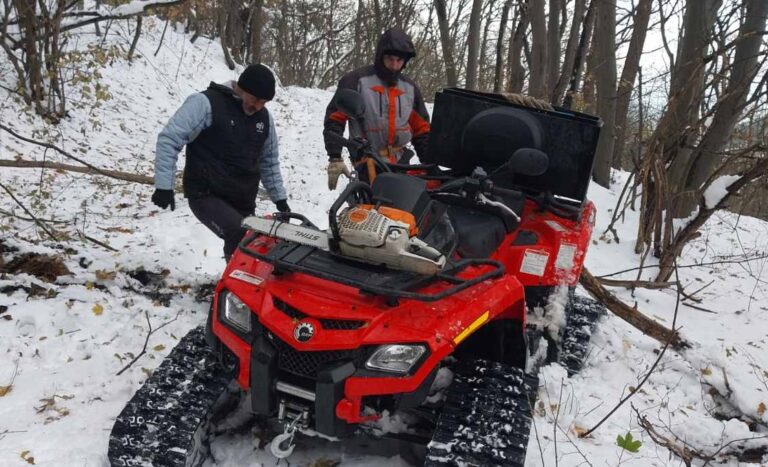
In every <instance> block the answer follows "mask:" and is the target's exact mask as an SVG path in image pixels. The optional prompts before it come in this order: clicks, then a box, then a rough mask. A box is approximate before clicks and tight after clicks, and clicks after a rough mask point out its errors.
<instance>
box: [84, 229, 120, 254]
mask: <svg viewBox="0 0 768 467" xmlns="http://www.w3.org/2000/svg"><path fill="white" fill-rule="evenodd" d="M77 233H78V234H79V235H80V236H81V237H83V238H84V239H86V240H88V241H91V242H93V243H95V244H97V245H99V246H100V247H102V248H106V249H107V250H109V251H119V250H117V249H115V248H112V247H111V246H109V245H107V244H106V243H104V242H102V241H101V240H96V239H95V238H93V237H91V236H89V235H86V234H85V232H83V231H81V230H78V231H77Z"/></svg>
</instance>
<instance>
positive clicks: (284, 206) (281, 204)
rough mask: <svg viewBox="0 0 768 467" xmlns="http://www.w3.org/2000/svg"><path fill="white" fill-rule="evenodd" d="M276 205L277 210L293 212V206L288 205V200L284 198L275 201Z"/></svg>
mask: <svg viewBox="0 0 768 467" xmlns="http://www.w3.org/2000/svg"><path fill="white" fill-rule="evenodd" d="M275 207H277V210H278V211H280V212H291V208H290V206H288V201H286V200H284V199H281V200H280V201H275Z"/></svg>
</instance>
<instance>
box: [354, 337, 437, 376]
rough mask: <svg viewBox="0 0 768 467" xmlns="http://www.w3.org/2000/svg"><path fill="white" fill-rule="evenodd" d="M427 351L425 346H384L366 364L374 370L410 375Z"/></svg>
mask: <svg viewBox="0 0 768 467" xmlns="http://www.w3.org/2000/svg"><path fill="white" fill-rule="evenodd" d="M426 350H427V349H425V348H424V346H423V345H404V344H395V345H382V346H381V347H379V348H378V349H377V350H376V351H375V352H374V353H373V355H371V358H369V359H368V361H367V362H365V366H366V367H367V368H370V369H372V370H381V371H391V372H393V373H408V371H409V370H410V369H411V368H412V367H413V365H415V364H416V362H418V361H419V359H420V358H421V356H422V355H424V352H426Z"/></svg>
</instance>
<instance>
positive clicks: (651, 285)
mask: <svg viewBox="0 0 768 467" xmlns="http://www.w3.org/2000/svg"><path fill="white" fill-rule="evenodd" d="M596 279H597V280H598V281H599V282H600V283H601V284H603V285H607V286H609V287H624V288H627V289H634V288H636V287H640V288H642V289H666V288H668V287H672V286H673V285H676V284H675V283H674V282H656V281H640V280H621V279H604V278H602V277H596Z"/></svg>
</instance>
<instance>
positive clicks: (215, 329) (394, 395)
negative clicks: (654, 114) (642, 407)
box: [110, 89, 600, 466]
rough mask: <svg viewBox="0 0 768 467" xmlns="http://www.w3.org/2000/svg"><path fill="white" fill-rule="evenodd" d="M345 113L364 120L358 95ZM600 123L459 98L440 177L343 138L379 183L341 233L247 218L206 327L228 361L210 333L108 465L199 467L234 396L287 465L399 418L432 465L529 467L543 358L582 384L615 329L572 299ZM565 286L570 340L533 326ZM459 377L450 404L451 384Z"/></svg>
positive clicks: (339, 220)
mask: <svg viewBox="0 0 768 467" xmlns="http://www.w3.org/2000/svg"><path fill="white" fill-rule="evenodd" d="M336 99H337V103H338V104H339V108H341V109H343V110H344V111H345V112H346V113H347V114H348V115H349V116H350V117H352V118H355V117H358V116H359V115H362V112H361V109H360V105H361V104H360V102H359V100H357V98H356V96H355V93H354V92H347V91H340V92H338V93H337V96H336ZM525 103H526V102H525V101H523V102H522V104H525ZM599 126H600V122H599V120H598V119H596V118H594V117H590V116H587V115H584V114H579V113H574V112H569V111H566V110H564V109H559V108H532V107H529V106H526V105H521V102H520V101H516V102H510V101H509V100H508V99H506V98H505V97H503V96H500V95H495V94H485V93H478V92H470V91H465V90H460V89H447V90H444V91H442V92H440V93H438V95H437V96H436V101H435V108H434V121H433V129H432V136H431V138H432V140H431V147H430V149H431V151H430V154H435V155H436V157H435V159H436V160H435V162H436V164H427V165H420V166H413V165H398V164H388V163H386V162H384V161H382V160H381V159H379V158H377V157H376V155H375V154H373V153H372V151H370V150H369V149H370V148H368V147H367V145H366V142H365V141H364V140H358V141H346V140H344V143H345V145H347V147H348V148H350V151H351V153H353V154H355V155H356V158H358V159H360V158H364V157H366V158H369V160H371V161H372V163H373V164H375V165H376V166H377V168H378V173H377V175H376V176H375V178H374V180H371V181H370V183H363V182H359V181H353V182H351V183H350V184H349V185H348V186H347V188H346V189H345V190H344V192H343V193H342V194H341V195H340V196H339V198H338V199H337V200H336V201H335V203H334V204H333V206H331V209H330V211H329V229H328V231H324V230H321V229H320V228H318V227H317V226H315V225H313V224H312V223H311V222H310V221H309V220H308V219H307V218H305V217H304V216H302V215H300V214H278V213H276V214H274V215H273V216H271V217H269V218H258V217H250V218H247V219H246V220H245V222H244V225H245V226H246V227H248V228H249V233H248V234H247V235H246V237H245V238H244V239H243V241H242V242H241V244H240V248H239V251H238V252H236V254H235V255H234V256H233V257H232V259H231V261H230V262H229V264H228V265H227V268H226V270H225V271H224V274H223V275H222V278H221V280H220V281H219V283H218V285H217V287H216V291H215V296H214V300H213V305H212V309H211V313H210V315H209V317H208V323H207V327H206V330H205V338H206V340H207V342H208V344H209V346H210V348H211V349H212V351H210V350H206V349H205V346H204V345H203V342H202V341H203V331H202V330H196V331H193V332H192V333H190V334H189V335H188V336H187V337H185V338H184V339H182V341H181V342H180V344H179V345H178V346H177V347H176V349H174V351H173V352H172V353H171V355H170V356H169V357H168V358H167V359H166V360H165V361H164V362H163V364H162V365H161V366H160V367H159V368H158V369H157V370H156V371H155V373H154V374H153V376H152V377H151V378H150V380H148V381H147V383H145V385H144V386H143V387H142V389H141V390H140V391H139V392H137V394H136V396H134V398H133V399H132V400H131V402H129V404H128V405H127V406H126V409H125V410H124V411H123V413H122V414H121V415H120V417H118V419H117V421H116V423H115V428H114V429H113V432H112V438H111V440H110V461H111V462H112V463H113V464H114V465H131V463H132V462H146V461H150V462H154V463H155V464H156V465H158V464H162V465H195V464H196V463H199V462H200V461H201V460H202V459H204V456H205V449H204V443H201V442H200V441H201V440H202V439H203V437H204V436H203V435H204V434H205V433H204V428H205V427H206V426H207V422H209V421H210V419H211V416H212V414H213V413H216V412H218V411H220V410H219V409H220V407H221V406H222V401H223V400H225V399H226V397H224V396H223V395H226V394H231V388H230V390H229V391H228V390H227V386H228V383H229V382H230V381H231V380H232V379H234V380H235V381H236V382H237V387H238V388H237V389H239V390H242V391H247V392H246V393H245V394H247V397H249V398H250V410H252V411H253V412H254V413H255V414H256V415H259V416H262V417H266V418H272V419H276V420H278V421H279V422H281V424H282V426H283V427H284V428H283V433H282V434H280V435H278V436H277V437H276V438H275V439H274V440H273V442H272V443H271V449H272V452H273V454H275V455H276V456H277V457H286V456H288V455H290V453H291V452H292V450H293V446H294V444H293V443H294V436H295V432H296V431H297V430H301V429H312V430H314V431H316V432H319V433H321V434H323V435H326V436H331V437H336V438H342V437H345V436H349V435H352V434H354V433H356V432H359V431H366V429H367V427H368V426H370V424H371V422H374V421H376V420H377V419H378V418H379V417H380V416H381V415H382V414H383V413H384V412H385V411H389V413H393V412H395V411H400V412H407V413H409V414H410V415H412V416H413V417H412V418H416V419H417V420H418V423H416V425H415V428H414V430H413V433H416V435H414V434H410V435H408V437H409V439H410V440H421V441H423V442H424V444H426V445H427V450H426V464H427V465H464V464H468V465H505V466H509V465H520V466H522V465H523V464H524V461H525V452H526V447H527V444H528V436H529V429H530V422H531V418H530V417H531V413H530V412H531V400H532V398H533V397H535V393H536V389H537V381H536V376H535V375H536V373H537V369H538V365H539V364H540V363H541V362H542V361H544V360H543V359H538V360H535V359H533V358H531V357H532V356H536V355H546V360H545V361H560V362H561V363H563V364H564V365H565V366H566V367H567V368H568V369H569V371H572V372H573V371H577V370H578V368H579V366H580V364H581V362H582V361H583V358H584V355H585V352H586V348H587V347H586V346H587V342H588V339H589V334H590V332H591V329H592V326H593V325H594V322H595V321H596V318H597V316H598V314H599V313H600V307H599V306H597V305H596V303H595V302H592V301H590V300H587V299H584V298H581V297H578V296H575V295H574V294H573V288H574V286H575V285H576V282H577V279H578V277H579V274H580V271H581V266H582V263H583V260H584V255H585V254H586V251H587V248H588V245H589V239H590V235H591V232H592V227H593V225H594V217H595V208H594V205H593V204H592V203H591V202H588V201H586V200H585V195H586V189H587V185H588V183H589V177H590V174H591V168H592V159H593V154H594V149H595V146H596V144H597V137H598V134H599ZM558 288H559V290H564V291H565V292H564V293H565V294H566V295H567V305H566V306H565V321H566V322H565V326H562V327H560V328H559V329H556V330H555V331H554V332H551V331H547V330H544V329H542V328H541V327H537V326H531V325H528V323H527V314H528V312H529V311H531V310H534V309H536V310H537V311H538V312H539V315H541V309H542V308H544V307H545V306H546V305H547V302H548V300H549V297H550V295H553V294H555V293H556V290H558ZM549 312H550V313H552V311H551V310H550V311H549ZM542 342H546V343H547V344H546V348H545V347H544V346H539V344H540V343H542ZM214 359H215V360H218V363H217V362H214V361H213V360H214ZM442 368H445V369H447V371H448V372H449V373H447V374H451V375H452V377H453V378H452V382H451V384H450V386H448V387H447V389H445V388H440V387H438V386H439V385H435V381H436V376H437V375H438V372H439V371H440V370H441V369H442ZM526 370H528V373H526ZM443 372H444V374H446V370H443ZM439 390H442V391H443V392H442V394H440V393H438V391H439ZM169 427H173V429H169Z"/></svg>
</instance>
